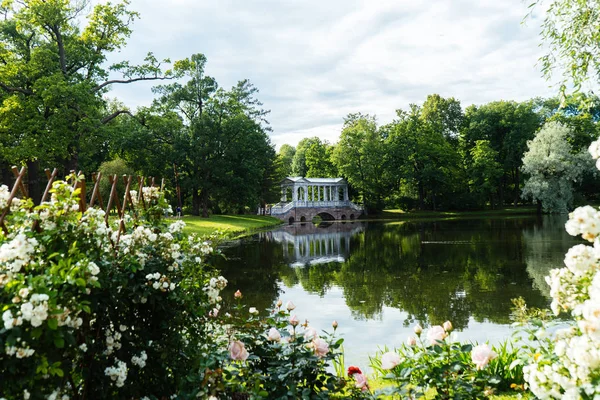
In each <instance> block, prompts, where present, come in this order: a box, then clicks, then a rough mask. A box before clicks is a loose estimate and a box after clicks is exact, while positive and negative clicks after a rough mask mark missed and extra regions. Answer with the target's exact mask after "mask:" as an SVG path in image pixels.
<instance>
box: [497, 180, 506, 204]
mask: <svg viewBox="0 0 600 400" xmlns="http://www.w3.org/2000/svg"><path fill="white" fill-rule="evenodd" d="M505 184H506V174H502V179H501V180H500V188H499V189H500V190H499V192H498V197H499V198H498V204H499V205H500V207H501V208H502V207H504V185H505Z"/></svg>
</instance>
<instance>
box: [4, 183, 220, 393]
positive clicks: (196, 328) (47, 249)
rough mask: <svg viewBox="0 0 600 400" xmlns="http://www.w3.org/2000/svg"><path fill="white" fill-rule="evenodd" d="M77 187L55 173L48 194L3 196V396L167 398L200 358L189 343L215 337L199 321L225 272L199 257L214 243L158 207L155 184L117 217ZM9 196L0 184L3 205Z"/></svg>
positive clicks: (215, 302) (199, 344)
mask: <svg viewBox="0 0 600 400" xmlns="http://www.w3.org/2000/svg"><path fill="white" fill-rule="evenodd" d="M71 179H76V178H75V177H71ZM79 195H80V193H79V189H76V190H74V189H73V185H71V184H69V183H67V182H64V181H57V182H55V183H54V184H53V186H52V195H51V200H50V201H48V202H44V203H43V204H41V205H39V206H37V207H33V204H32V203H31V202H30V201H27V200H18V199H16V200H14V201H13V202H12V204H11V213H10V214H9V215H8V216H7V221H6V226H7V231H6V232H2V233H0V314H1V315H2V321H0V376H1V377H2V378H1V380H2V383H1V384H0V398H8V399H17V398H18V399H21V398H26V399H27V398H31V399H37V398H50V399H61V398H62V399H67V398H71V399H78V398H106V399H107V398H128V399H140V398H144V397H148V398H169V397H170V396H173V395H175V394H177V392H178V391H180V390H182V388H186V387H187V386H188V385H189V383H188V380H187V375H188V374H189V371H190V370H192V369H198V367H199V366H200V365H202V364H203V362H204V358H203V356H202V352H201V351H199V350H198V349H202V348H206V347H207V346H209V347H213V345H212V344H211V340H212V336H211V335H210V332H208V331H207V329H208V328H209V327H210V324H208V323H207V321H208V320H209V319H210V316H209V312H210V311H211V310H213V309H218V308H219V301H220V298H219V290H221V289H222V288H223V287H224V286H225V284H226V281H225V280H224V278H222V277H217V276H216V275H215V274H214V273H213V271H212V270H211V269H210V268H208V266H207V260H208V259H210V258H211V257H212V256H213V247H212V245H211V243H209V242H205V241H201V240H198V239H197V238H195V237H194V236H189V237H188V236H184V235H183V234H182V228H183V224H182V223H181V222H180V221H176V222H175V223H173V224H170V225H169V224H167V223H165V221H164V220H163V219H161V216H162V215H163V214H164V213H165V210H166V209H167V208H168V206H167V203H166V202H165V200H164V198H163V196H162V194H161V193H160V192H159V191H158V190H157V189H156V188H144V190H143V196H144V204H145V205H146V207H145V208H143V207H138V210H137V215H136V216H135V217H131V216H128V215H126V216H125V219H126V221H123V222H125V223H124V224H123V225H121V221H120V220H118V219H115V218H112V217H111V219H110V221H112V222H111V223H110V224H109V225H108V226H107V224H106V223H105V213H104V212H103V211H102V210H99V209H94V208H90V209H87V210H86V211H85V212H83V213H82V212H80V211H79ZM134 197H135V196H134ZM8 198H9V196H8V189H7V188H6V186H2V187H0V209H3V208H5V207H6V206H7V205H8V204H7V201H8ZM132 218H133V219H132ZM119 226H125V227H126V229H125V230H124V231H122V230H120V229H119ZM199 390H200V389H197V391H199Z"/></svg>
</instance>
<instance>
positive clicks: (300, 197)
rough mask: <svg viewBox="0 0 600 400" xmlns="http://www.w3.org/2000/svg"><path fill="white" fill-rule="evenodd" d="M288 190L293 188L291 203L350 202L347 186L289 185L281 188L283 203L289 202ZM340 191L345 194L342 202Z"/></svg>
mask: <svg viewBox="0 0 600 400" xmlns="http://www.w3.org/2000/svg"><path fill="white" fill-rule="evenodd" d="M288 188H292V198H291V201H313V202H316V201H319V202H335V201H348V200H349V197H348V186H347V185H298V186H297V185H288V186H282V187H281V201H284V202H287V201H288V198H287V197H288V196H287V191H288ZM340 189H341V191H342V193H343V200H340Z"/></svg>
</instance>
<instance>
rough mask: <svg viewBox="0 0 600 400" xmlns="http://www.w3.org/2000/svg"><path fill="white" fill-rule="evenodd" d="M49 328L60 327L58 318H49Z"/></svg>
mask: <svg viewBox="0 0 600 400" xmlns="http://www.w3.org/2000/svg"><path fill="white" fill-rule="evenodd" d="M48 328H50V329H52V330H53V331H55V330H56V329H57V328H58V320H57V319H56V318H50V319H48Z"/></svg>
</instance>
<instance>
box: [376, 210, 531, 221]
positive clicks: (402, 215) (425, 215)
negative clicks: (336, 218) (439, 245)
mask: <svg viewBox="0 0 600 400" xmlns="http://www.w3.org/2000/svg"><path fill="white" fill-rule="evenodd" d="M535 213H536V209H535V207H506V208H502V209H498V210H480V211H403V210H383V211H382V212H381V213H379V214H376V215H369V216H367V217H365V219H369V220H379V219H384V220H407V221H408V220H417V219H459V218H461V219H462V218H482V217H510V216H526V215H535Z"/></svg>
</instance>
